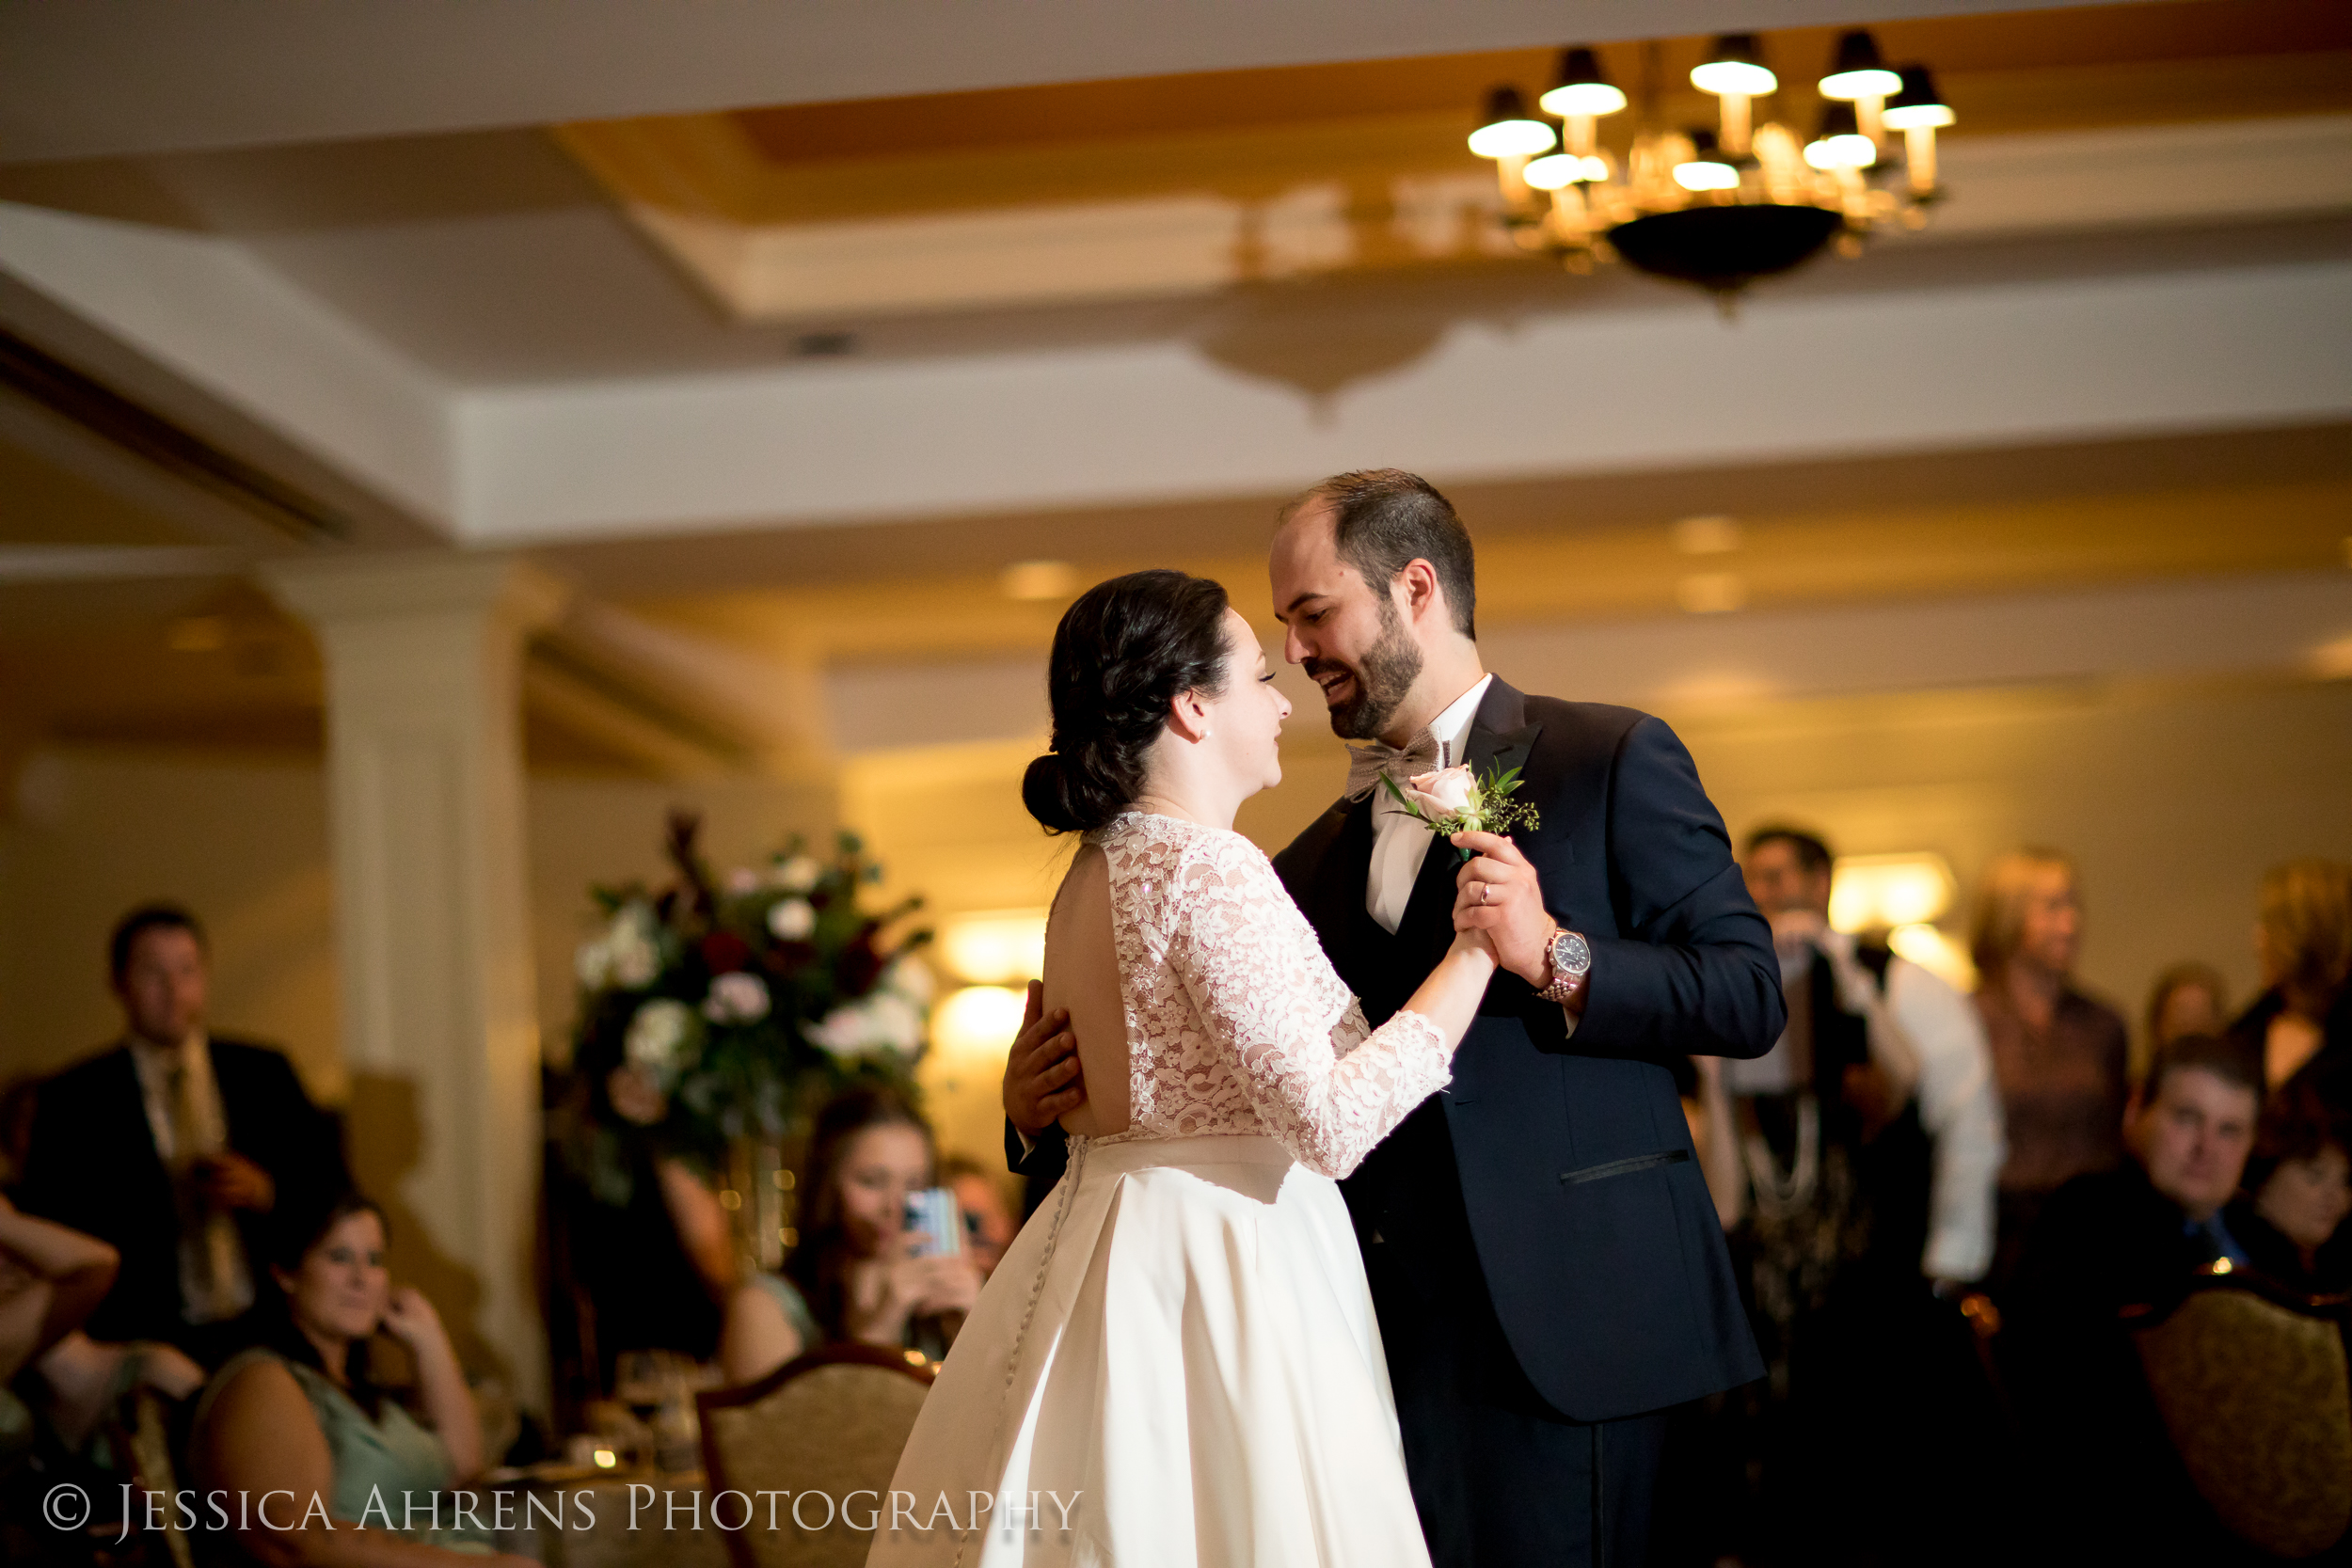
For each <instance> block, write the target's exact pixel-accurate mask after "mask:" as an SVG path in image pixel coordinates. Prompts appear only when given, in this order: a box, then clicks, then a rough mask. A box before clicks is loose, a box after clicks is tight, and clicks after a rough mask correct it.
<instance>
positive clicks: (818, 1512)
mask: <svg viewBox="0 0 2352 1568" xmlns="http://www.w3.org/2000/svg"><path fill="white" fill-rule="evenodd" d="M1081 1496H1082V1494H1080V1493H1078V1492H1072V1493H1071V1494H1070V1495H1069V1496H1068V1497H1063V1496H1062V1495H1061V1494H1060V1493H1058V1492H1029V1493H1027V1494H1022V1493H1018V1492H1010V1491H1008V1492H1004V1493H1000V1494H992V1493H987V1492H974V1493H970V1494H968V1495H967V1496H966V1497H963V1498H962V1500H961V1503H959V1501H958V1500H957V1499H956V1498H954V1497H949V1496H948V1495H947V1494H946V1493H945V1492H942V1493H940V1494H938V1495H937V1496H936V1497H933V1498H931V1499H930V1502H929V1503H928V1504H926V1503H925V1501H924V1499H923V1498H921V1497H917V1496H916V1495H915V1494H914V1493H912V1492H898V1491H894V1492H890V1493H888V1494H886V1495H885V1494H883V1493H882V1492H878V1491H875V1490H873V1489H871V1488H860V1489H859V1490H856V1491H852V1492H848V1493H844V1494H843V1495H842V1496H841V1497H839V1498H837V1499H836V1498H835V1497H834V1496H833V1494H831V1493H829V1492H820V1491H803V1492H794V1491H789V1490H787V1489H782V1488H767V1489H761V1490H758V1491H737V1490H732V1489H728V1490H723V1491H718V1492H705V1491H702V1490H701V1489H699V1488H692V1487H689V1488H680V1489H672V1488H668V1487H657V1486H652V1485H649V1484H647V1483H645V1482H644V1481H633V1482H631V1483H630V1484H629V1487H628V1498H627V1506H626V1513H625V1515H624V1516H622V1517H615V1516H614V1514H613V1513H612V1510H611V1509H610V1508H609V1507H608V1510H607V1512H606V1513H605V1514H604V1515H603V1516H602V1517H599V1516H598V1514H597V1513H596V1504H597V1501H598V1500H599V1499H598V1497H597V1494H596V1492H595V1491H593V1490H591V1489H589V1488H586V1487H582V1488H580V1489H578V1490H575V1491H571V1492H561V1491H557V1492H536V1491H533V1492H509V1491H473V1490H470V1489H466V1488H458V1489H455V1490H452V1491H447V1492H411V1491H403V1492H401V1493H400V1494H398V1497H397V1498H396V1499H395V1498H393V1497H387V1496H386V1495H385V1493H384V1490H383V1489H382V1488H381V1487H375V1488H372V1489H371V1490H370V1491H369V1494H368V1502H367V1506H366V1507H365V1508H363V1509H362V1510H361V1511H360V1513H359V1517H358V1520H356V1521H353V1520H343V1521H342V1522H341V1523H340V1524H339V1523H338V1522H337V1521H336V1519H335V1518H334V1517H333V1516H332V1515H331V1514H330V1513H328V1511H327V1507H326V1498H324V1497H321V1496H320V1495H319V1494H317V1493H315V1492H313V1493H312V1494H310V1499H309V1501H308V1502H307V1503H306V1502H305V1501H304V1500H303V1498H302V1497H300V1496H299V1495H298V1494H296V1493H294V1492H291V1491H285V1490H278V1491H270V1492H260V1493H256V1492H249V1491H238V1492H230V1491H220V1490H215V1491H210V1492H199V1491H195V1490H186V1489H183V1490H181V1491H174V1492H165V1491H145V1490H140V1489H137V1488H135V1487H133V1486H131V1485H130V1484H129V1483H127V1482H126V1483H125V1484H124V1485H123V1487H122V1530H121V1534H120V1535H119V1536H118V1537H117V1542H116V1544H121V1543H122V1542H124V1541H127V1540H129V1539H130V1537H131V1534H132V1532H133V1531H135V1530H136V1531H149V1530H163V1529H167V1528H172V1527H175V1526H176V1527H177V1528H179V1529H181V1530H183V1531H192V1530H247V1529H251V1528H255V1527H257V1526H258V1527H260V1528H263V1529H270V1530H301V1529H309V1528H320V1529H326V1530H333V1529H338V1528H342V1529H354V1528H357V1529H369V1528H374V1529H386V1530H403V1531H410V1530H419V1529H441V1528H450V1529H470V1530H475V1531H483V1532H495V1533H499V1534H506V1533H510V1532H515V1531H526V1530H537V1529H557V1530H565V1531H586V1530H594V1529H598V1528H621V1529H626V1530H644V1529H655V1530H679V1529H687V1530H699V1529H703V1528H706V1527H707V1528H716V1529H723V1530H747V1529H768V1530H780V1529H799V1530H803V1531H814V1530H821V1529H826V1528H831V1527H832V1526H833V1525H834V1523H835V1522H836V1521H837V1522H838V1523H840V1524H842V1525H845V1526H847V1527H848V1528H850V1529H853V1530H859V1531H864V1532H867V1533H871V1532H873V1531H876V1530H892V1531H903V1532H911V1533H915V1534H922V1535H930V1534H934V1533H938V1532H942V1531H944V1532H946V1533H947V1534H951V1535H963V1534H971V1533H977V1532H981V1531H985V1530H988V1529H991V1528H995V1529H1000V1530H1002V1531H1004V1532H1005V1533H1006V1534H1007V1535H1012V1534H1016V1533H1023V1532H1026V1533H1031V1534H1036V1533H1041V1532H1044V1531H1047V1530H1051V1531H1053V1532H1055V1533H1057V1534H1067V1533H1068V1531H1069V1530H1070V1528H1071V1521H1072V1520H1073V1518H1074V1517H1075V1515H1076V1513H1077V1509H1078V1499H1079V1497H1081ZM603 1500H604V1501H605V1502H606V1503H607V1504H610V1503H611V1502H612V1501H613V1500H614V1499H612V1497H610V1496H609V1495H608V1496H607V1497H604V1499H603ZM42 1511H43V1513H45V1514H47V1516H48V1518H49V1522H50V1523H51V1524H52V1525H54V1526H56V1527H57V1528H61V1529H74V1528H80V1527H81V1526H83V1525H84V1524H86V1523H87V1521H88V1519H89V1517H90V1513H91V1506H90V1499H89V1496H88V1494H87V1493H86V1492H85V1491H83V1489H82V1488H81V1487H79V1486H75V1485H73V1484H72V1483H70V1482H69V1483H65V1484H62V1485H58V1486H54V1487H52V1488H50V1490H49V1492H48V1494H47V1495H46V1496H45V1497H44V1499H43V1508H42Z"/></svg>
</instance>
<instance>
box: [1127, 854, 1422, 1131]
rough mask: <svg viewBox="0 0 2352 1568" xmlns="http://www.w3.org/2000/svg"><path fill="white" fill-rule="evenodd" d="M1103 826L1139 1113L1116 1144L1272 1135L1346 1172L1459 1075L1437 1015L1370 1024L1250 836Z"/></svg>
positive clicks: (1131, 1095) (1133, 1096) (1133, 1098)
mask: <svg viewBox="0 0 2352 1568" xmlns="http://www.w3.org/2000/svg"><path fill="white" fill-rule="evenodd" d="M1089 841H1090V842H1092V843H1093V844H1095V845H1097V846H1098V847H1101V849H1102V850H1103V853H1104V858H1105V860H1106V861H1107V862H1108V863H1109V870H1110V895H1111V923H1112V932H1113V939H1114V941H1115V942H1116V943H1117V946H1118V952H1119V971H1120V991H1121V994H1122V995H1123V997H1124V1000H1125V1006H1126V1015H1127V1071H1128V1085H1129V1089H1128V1107H1129V1110H1130V1112H1131V1114H1132V1117H1133V1120H1132V1121H1131V1122H1130V1123H1129V1125H1128V1127H1127V1128H1126V1130H1125V1131H1123V1132H1119V1133H1116V1134H1114V1135H1113V1136H1112V1137H1111V1138H1108V1139H1105V1140H1104V1142H1116V1141H1119V1140H1122V1139H1127V1138H1178V1137H1196V1136H1200V1135H1202V1134H1207V1133H1220V1132H1255V1133H1263V1134H1265V1135H1267V1136H1270V1137H1273V1138H1275V1139H1277V1140H1279V1142H1280V1143H1281V1144H1282V1146H1283V1147H1284V1148H1288V1149H1289V1150H1290V1151H1291V1154H1292V1156H1293V1157H1294V1158H1295V1159H1296V1160H1297V1161H1298V1163H1299V1164H1302V1165H1305V1166H1306V1167H1308V1168H1309V1169H1310V1170H1314V1171H1319V1172H1321V1173H1322V1174H1324V1175H1326V1176H1333V1177H1338V1176H1345V1175H1346V1174H1347V1173H1348V1172H1350V1171H1352V1170H1354V1169H1355V1168H1356V1165H1357V1164H1358V1162H1359V1161H1361V1160H1362V1159H1363V1157H1364V1156H1365V1154H1367V1153H1368V1152H1370V1151H1371V1148H1372V1147H1373V1145H1375V1144H1376V1143H1378V1142H1379V1141H1380V1140H1381V1139H1382V1138H1383V1137H1385V1136H1387V1135H1388V1133H1389V1132H1390V1131H1391V1129H1392V1128H1394V1127H1395V1126H1396V1124H1397V1123H1398V1122H1400V1121H1402V1120H1404V1119H1405V1115H1406V1112H1408V1111H1410V1110H1411V1109H1412V1108H1413V1107H1414V1106H1416V1105H1418V1104H1420V1103H1421V1102H1422V1101H1423V1100H1425V1099H1427V1098H1428V1097H1429V1096H1430V1095H1431V1094H1432V1093H1434V1092H1435V1091H1436V1090H1438V1088H1440V1087H1442V1086H1443V1085H1445V1084H1446V1083H1447V1082H1448V1080H1449V1079H1450V1078H1451V1076H1452V1073H1451V1070H1450V1064H1451V1061H1452V1053H1451V1052H1450V1051H1449V1050H1448V1049H1447V1046H1446V1041H1445V1037H1443V1036H1442V1035H1441V1034H1439V1033H1438V1026H1437V1025H1436V1024H1435V1023H1433V1022H1430V1021H1429V1020H1428V1019H1426V1018H1424V1017H1422V1015H1421V1014H1419V1013H1415V1012H1400V1013H1398V1014H1397V1015H1396V1016H1395V1017H1394V1018H1391V1020H1389V1022H1386V1023H1384V1024H1382V1025H1381V1026H1380V1027H1379V1028H1378V1029H1372V1028H1369V1027H1368V1026H1367V1025H1366V1023H1365V1022H1364V1012H1363V1008H1362V1007H1361V1006H1359V1004H1358V1003H1357V1000H1356V998H1355V997H1354V996H1353V995H1352V994H1350V993H1349V991H1348V989H1347V987H1346V986H1345V985H1344V984H1343V983H1342V982H1341V980H1340V977H1339V975H1338V974H1335V973H1333V971H1332V969H1331V962H1330V960H1329V959H1328V958H1326V957H1324V953H1323V947H1322V944H1321V943H1320V942H1317V941H1316V940H1315V934H1314V930H1313V928H1312V927H1310V926H1309V925H1308V924H1307V918H1306V916H1304V915H1303V914H1301V913H1299V911H1298V906H1297V905H1296V904H1295V903H1293V902H1292V901H1291V896H1290V894H1289V892H1288V891H1287V890H1286V889H1285V888H1284V887H1283V886H1282V883H1281V880H1280V879H1279V878H1278V877H1276V876H1275V874H1274V867H1273V866H1272V865H1270V864H1268V863H1266V858H1265V856H1264V855H1263V854H1262V853H1261V852H1260V851H1259V849H1258V847H1256V846H1255V845H1253V844H1251V843H1250V842H1249V841H1248V839H1246V838H1244V837H1242V836H1241V835H1240V834H1239V833H1233V832H1220V831H1218V830H1216V829H1214V828H1204V827H1201V826H1200V825H1199V824H1197V823H1192V822H1185V821H1182V820H1179V819H1178V818H1175V817H1171V816H1152V815H1149V814H1146V813H1141V812H1130V813H1128V814H1127V815H1125V816H1120V817H1119V818H1118V819H1117V820H1115V821H1113V822H1112V823H1111V824H1110V825H1109V826H1107V827H1105V828H1103V829H1100V830H1098V831H1097V832H1094V833H1092V834H1089Z"/></svg>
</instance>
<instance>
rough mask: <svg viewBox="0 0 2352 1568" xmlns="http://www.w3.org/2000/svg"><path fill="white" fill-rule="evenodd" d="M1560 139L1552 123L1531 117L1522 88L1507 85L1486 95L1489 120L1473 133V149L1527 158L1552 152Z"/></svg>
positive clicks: (1491, 154)
mask: <svg viewBox="0 0 2352 1568" xmlns="http://www.w3.org/2000/svg"><path fill="white" fill-rule="evenodd" d="M1558 139H1559V138H1558V137H1557V136H1555V135H1552V130H1551V127H1550V126H1549V125H1547V124H1545V123H1544V122H1543V121H1542V120H1540V119H1530V118H1529V117H1528V113H1527V103H1526V101H1525V100H1523V99H1522V98H1520V97H1519V89H1518V88H1517V87H1507V86H1506V87H1496V88H1494V89H1492V90H1491V91H1489V92H1488V93H1487V94H1486V123H1485V124H1483V125H1481V126H1479V128H1478V129H1477V130H1475V131H1472V132H1471V133H1470V150H1471V151H1472V152H1475V153H1477V154H1478V155H1479V156H1480V157H1482V158H1524V157H1528V156H1530V155H1531V154H1534V153H1537V152H1549V151H1550V150H1551V146H1552V143H1553V142H1555V141H1557V140H1558Z"/></svg>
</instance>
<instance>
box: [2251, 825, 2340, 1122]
mask: <svg viewBox="0 0 2352 1568" xmlns="http://www.w3.org/2000/svg"><path fill="white" fill-rule="evenodd" d="M2254 952H2255V956H2256V958H2258V959H2259V960H2260V961H2261V964H2262V975H2263V993H2262V994H2261V995H2260V996H2258V997H2256V998H2255V999H2254V1003H2253V1006H2249V1007H2248V1008H2247V1009H2246V1011H2245V1012H2244V1013H2243V1014H2241V1015H2240V1016H2239V1018H2238V1021H2237V1022H2235V1023H2234V1024H2233V1025H2231V1028H2230V1037H2231V1038H2232V1039H2233V1040H2235V1041H2237V1042H2238V1043H2239V1044H2240V1045H2241V1046H2242V1047H2244V1048H2245V1050H2246V1051H2247V1052H2248V1053H2249V1054H2250V1055H2251V1056H2252V1057H2253V1058H2254V1059H2256V1060H2257V1061H2259V1062H2261V1063H2262V1069H2263V1082H2264V1083H2265V1084H2266V1085H2268V1086H2269V1087H2270V1088H2271V1090H2272V1091H2274V1092H2278V1091H2282V1090H2285V1089H2287V1088H2289V1087H2290V1086H2296V1085H2310V1086H2311V1088H2312V1090H2313V1091H2314V1092H2316V1093H2317V1094H2318V1095H2319V1097H2320V1098H2321V1099H2322V1100H2323V1101H2326V1103H2327V1104H2328V1107H2329V1109H2331V1110H2334V1111H2336V1112H2338V1113H2340V1114H2341V1113H2345V1112H2352V865H2347V864H2345V863H2343V862H2342V861H2330V860H2321V859H2318V858H2316V857H2314V858H2311V859H2307V860H2295V861H2289V862H2287V863H2286V864H2284V865H2280V866H2273V867H2272V868H2271V870H2270V871H2269V872H2268V873H2267V874H2266V875H2265V877H2264V878H2263V887H2262V913H2261V915H2260V917H2259V918H2258V919H2257V920H2256V921H2255V923H2254Z"/></svg>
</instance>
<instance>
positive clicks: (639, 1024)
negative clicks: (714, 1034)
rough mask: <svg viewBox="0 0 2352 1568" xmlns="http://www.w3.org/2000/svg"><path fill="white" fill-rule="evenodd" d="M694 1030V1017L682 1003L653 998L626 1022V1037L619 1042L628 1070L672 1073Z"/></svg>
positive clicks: (665, 998)
mask: <svg viewBox="0 0 2352 1568" xmlns="http://www.w3.org/2000/svg"><path fill="white" fill-rule="evenodd" d="M693 1027H694V1014H693V1012H692V1010H691V1008H689V1007H688V1006H686V1004H685V1003H683V1002H677V1001H673V1000H672V999H670V998H669V997H666V996H660V997H656V998H655V999H654V1000H652V1001H651V1002H648V1003H646V1004H645V1005H644V1006H642V1007H639V1008H638V1009H637V1015H636V1016H635V1017H634V1018H632V1019H630V1020H629V1021H628V1035H627V1037H624V1039H623V1040H622V1043H621V1053H622V1054H623V1055H624V1056H626V1057H628V1064H629V1066H631V1067H635V1068H643V1069H646V1070H647V1071H649V1072H656V1073H669V1072H675V1071H676V1070H677V1069H678V1068H679V1067H680V1066H681V1065H682V1058H683V1057H684V1055H685V1048H686V1042H687V1038H688V1037H689V1036H690V1035H691V1033H692V1031H693Z"/></svg>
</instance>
